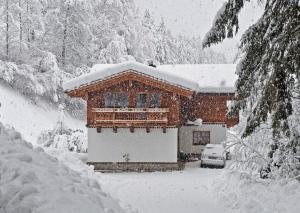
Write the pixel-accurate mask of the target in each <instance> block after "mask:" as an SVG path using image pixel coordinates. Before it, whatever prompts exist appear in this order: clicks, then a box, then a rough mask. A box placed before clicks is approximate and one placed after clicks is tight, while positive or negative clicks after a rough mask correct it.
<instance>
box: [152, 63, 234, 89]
mask: <svg viewBox="0 0 300 213" xmlns="http://www.w3.org/2000/svg"><path fill="white" fill-rule="evenodd" d="M235 68H236V64H175V65H160V66H158V69H159V70H162V71H165V72H166V73H172V74H174V75H177V76H178V77H182V78H186V79H190V80H192V81H195V82H197V84H198V90H197V91H198V92H204V93H234V92H235V81H236V80H237V75H236V74H235Z"/></svg>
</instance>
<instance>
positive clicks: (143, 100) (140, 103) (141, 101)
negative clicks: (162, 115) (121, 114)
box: [136, 93, 147, 108]
mask: <svg viewBox="0 0 300 213" xmlns="http://www.w3.org/2000/svg"><path fill="white" fill-rule="evenodd" d="M136 107H137V108H146V107H147V94H145V93H140V94H138V95H137V98H136Z"/></svg>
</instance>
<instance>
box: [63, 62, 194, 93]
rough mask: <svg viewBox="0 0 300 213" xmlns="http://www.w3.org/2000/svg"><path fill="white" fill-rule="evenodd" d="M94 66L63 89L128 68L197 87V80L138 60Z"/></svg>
mask: <svg viewBox="0 0 300 213" xmlns="http://www.w3.org/2000/svg"><path fill="white" fill-rule="evenodd" d="M96 67H97V65H94V66H93V68H92V72H91V73H88V74H84V75H81V76H79V77H77V78H74V79H71V80H69V81H68V82H65V83H63V89H64V91H71V90H75V89H79V88H80V87H83V86H86V85H90V84H93V83H95V82H98V81H102V80H106V79H109V78H111V77H114V76H116V75H119V74H121V73H124V72H126V71H129V70H133V71H136V72H137V73H140V74H144V75H147V76H148V77H152V78H155V79H158V80H160V81H163V82H166V83H169V84H172V85H175V86H179V87H183V88H186V89H189V90H193V91H197V90H198V89H199V88H198V84H197V82H194V81H191V80H189V79H186V78H182V77H178V76H176V75H172V74H170V73H165V72H162V71H160V70H159V69H157V68H154V67H150V66H148V65H144V64H141V63H138V62H131V61H130V62H124V63H119V64H114V65H112V66H110V67H107V68H101V69H99V70H95V69H96Z"/></svg>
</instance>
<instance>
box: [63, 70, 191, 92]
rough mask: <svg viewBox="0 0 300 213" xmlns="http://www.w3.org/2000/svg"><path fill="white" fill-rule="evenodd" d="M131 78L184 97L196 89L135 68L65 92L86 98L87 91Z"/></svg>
mask: <svg viewBox="0 0 300 213" xmlns="http://www.w3.org/2000/svg"><path fill="white" fill-rule="evenodd" d="M130 80H134V81H138V82H141V83H144V84H146V85H149V86H152V87H156V88H159V89H162V90H166V91H168V92H172V93H176V94H178V95H181V96H184V97H191V96H192V95H193V93H194V91H193V90H192V89H190V88H186V87H183V86H181V85H174V84H172V83H170V82H168V81H166V80H163V79H160V78H156V77H154V76H151V75H147V74H145V73H142V72H139V71H137V70H133V69H128V70H124V71H122V72H118V73H117V74H113V75H111V76H108V77H105V78H103V79H98V80H95V81H93V82H89V83H88V84H85V85H80V86H79V87H76V88H74V89H69V90H66V91H65V93H67V94H68V95H69V96H71V97H81V98H85V97H86V95H87V93H89V92H94V91H99V90H102V89H105V88H108V87H111V86H113V85H115V84H116V83H120V82H124V81H130Z"/></svg>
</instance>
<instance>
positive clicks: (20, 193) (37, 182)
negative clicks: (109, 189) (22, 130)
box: [0, 123, 124, 213]
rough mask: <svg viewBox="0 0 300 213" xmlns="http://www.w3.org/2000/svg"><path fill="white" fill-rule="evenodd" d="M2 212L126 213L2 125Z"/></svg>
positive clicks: (94, 185)
mask: <svg viewBox="0 0 300 213" xmlns="http://www.w3.org/2000/svg"><path fill="white" fill-rule="evenodd" d="M0 142H1V146H0V153H1V154H0V177H1V178H0V212H8V213H9V212H22V213H27V212H35V213H39V212H41V213H48V212H49V213H50V212H51V213H53V212H60V213H69V212H72V213H77V212H78V213H82V212H89V213H93V212H95V213H101V212H111V213H113V212H124V211H123V210H122V209H121V207H120V206H119V204H118V203H117V202H116V201H115V200H113V199H112V198H111V197H110V196H109V195H108V194H106V193H104V192H103V191H102V189H101V187H100V185H99V184H98V182H97V181H96V180H94V179H88V178H85V177H83V176H81V174H80V173H77V172H75V171H73V170H71V169H69V168H68V167H66V166H64V165H63V164H61V163H60V162H59V161H58V160H57V159H56V158H53V157H51V156H49V155H48V154H46V153H45V152H44V151H43V149H41V148H33V147H32V145H31V144H29V143H27V142H25V141H23V140H22V139H21V137H20V134H19V133H17V132H15V131H14V130H9V129H6V128H4V127H3V125H2V124H1V123H0Z"/></svg>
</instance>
